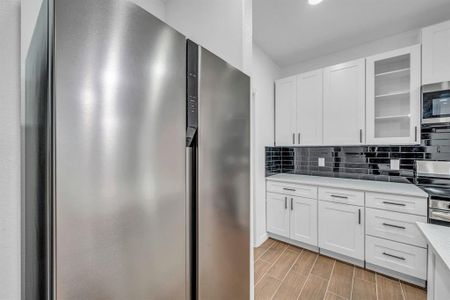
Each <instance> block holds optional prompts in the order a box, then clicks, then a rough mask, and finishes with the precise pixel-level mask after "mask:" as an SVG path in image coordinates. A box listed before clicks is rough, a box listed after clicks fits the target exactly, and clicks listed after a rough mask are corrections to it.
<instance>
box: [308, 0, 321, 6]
mask: <svg viewBox="0 0 450 300" xmlns="http://www.w3.org/2000/svg"><path fill="white" fill-rule="evenodd" d="M322 1H323V0H308V3H309V4H310V5H317V4H319V3H320V2H322Z"/></svg>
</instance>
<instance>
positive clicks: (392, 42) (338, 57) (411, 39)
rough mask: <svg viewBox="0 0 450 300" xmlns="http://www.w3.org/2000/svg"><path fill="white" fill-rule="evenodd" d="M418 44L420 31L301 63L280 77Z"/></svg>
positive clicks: (285, 70)
mask: <svg viewBox="0 0 450 300" xmlns="http://www.w3.org/2000/svg"><path fill="white" fill-rule="evenodd" d="M419 43H420V30H413V31H408V32H404V33H401V34H398V35H394V36H390V37H386V38H383V39H380V40H376V41H372V42H369V43H365V44H362V45H359V46H356V47H352V48H349V49H346V50H343V51H340V52H336V53H332V54H330V55H326V56H322V57H318V58H316V59H312V60H308V61H302V62H299V63H297V64H293V65H292V66H289V67H286V68H283V69H282V72H281V73H282V77H287V76H291V75H295V74H299V73H303V72H307V71H311V70H314V69H318V68H322V67H326V66H331V65H334V64H338V63H342V62H346V61H349V60H353V59H357V58H361V57H366V56H371V55H374V54H378V53H382V52H385V51H390V50H394V49H398V48H402V47H407V46H411V45H415V44H419Z"/></svg>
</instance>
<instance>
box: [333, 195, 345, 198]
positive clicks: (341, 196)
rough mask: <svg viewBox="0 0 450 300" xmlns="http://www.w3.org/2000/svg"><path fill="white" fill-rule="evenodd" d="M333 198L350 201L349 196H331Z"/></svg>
mask: <svg viewBox="0 0 450 300" xmlns="http://www.w3.org/2000/svg"><path fill="white" fill-rule="evenodd" d="M330 196H331V197H333V198H339V199H348V197H347V196H339V195H330Z"/></svg>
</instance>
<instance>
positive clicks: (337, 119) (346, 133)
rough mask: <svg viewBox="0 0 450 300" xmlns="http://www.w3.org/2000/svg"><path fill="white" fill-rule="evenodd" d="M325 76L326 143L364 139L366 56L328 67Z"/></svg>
mask: <svg viewBox="0 0 450 300" xmlns="http://www.w3.org/2000/svg"><path fill="white" fill-rule="evenodd" d="M323 76H324V78H323V82H324V95H323V121H324V122H323V124H324V125H323V126H324V130H323V134H324V136H323V142H324V144H325V145H358V144H362V143H364V134H365V132H364V130H365V124H364V119H365V60H364V59H358V60H355V61H351V62H347V63H343V64H339V65H336V66H332V67H328V68H325V69H324V72H323Z"/></svg>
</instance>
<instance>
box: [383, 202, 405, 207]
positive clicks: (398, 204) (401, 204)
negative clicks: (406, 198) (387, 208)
mask: <svg viewBox="0 0 450 300" xmlns="http://www.w3.org/2000/svg"><path fill="white" fill-rule="evenodd" d="M383 204H387V205H396V206H406V204H404V203H395V202H389V201H383Z"/></svg>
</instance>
